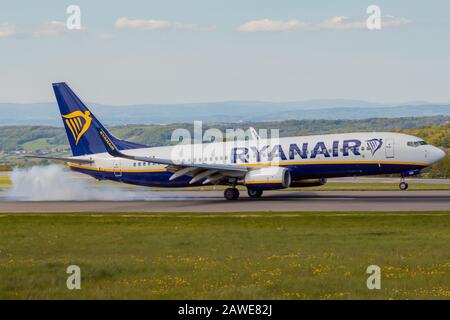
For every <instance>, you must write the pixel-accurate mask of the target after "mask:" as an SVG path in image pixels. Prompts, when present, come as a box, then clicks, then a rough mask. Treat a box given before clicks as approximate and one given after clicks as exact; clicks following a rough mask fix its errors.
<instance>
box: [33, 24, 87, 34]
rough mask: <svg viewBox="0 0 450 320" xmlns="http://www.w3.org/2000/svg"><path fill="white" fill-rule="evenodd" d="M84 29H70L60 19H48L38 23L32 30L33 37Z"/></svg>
mask: <svg viewBox="0 0 450 320" xmlns="http://www.w3.org/2000/svg"><path fill="white" fill-rule="evenodd" d="M85 30H86V29H85V28H83V27H81V29H73V30H70V29H68V28H67V24H66V23H65V22H62V21H50V22H46V23H44V24H42V25H40V26H39V27H38V28H37V29H36V30H35V31H33V32H32V34H33V36H35V37H46V36H60V35H63V34H66V33H69V32H80V31H85Z"/></svg>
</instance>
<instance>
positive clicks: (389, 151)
mask: <svg viewBox="0 0 450 320" xmlns="http://www.w3.org/2000/svg"><path fill="white" fill-rule="evenodd" d="M384 148H385V151H386V158H394V156H395V154H394V140H386V145H385V147H384Z"/></svg>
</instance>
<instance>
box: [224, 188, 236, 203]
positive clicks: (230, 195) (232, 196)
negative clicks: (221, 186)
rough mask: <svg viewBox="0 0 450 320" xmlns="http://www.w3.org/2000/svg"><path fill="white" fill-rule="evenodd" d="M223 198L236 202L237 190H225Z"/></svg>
mask: <svg viewBox="0 0 450 320" xmlns="http://www.w3.org/2000/svg"><path fill="white" fill-rule="evenodd" d="M223 196H224V197H225V199H227V200H237V199H238V198H239V190H238V189H236V188H226V189H225V191H224V193H223Z"/></svg>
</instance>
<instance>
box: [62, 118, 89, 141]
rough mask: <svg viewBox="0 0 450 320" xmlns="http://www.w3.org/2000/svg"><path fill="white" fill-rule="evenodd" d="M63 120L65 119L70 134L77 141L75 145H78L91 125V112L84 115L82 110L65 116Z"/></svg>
mask: <svg viewBox="0 0 450 320" xmlns="http://www.w3.org/2000/svg"><path fill="white" fill-rule="evenodd" d="M63 118H64V119H65V122H66V125H67V127H68V128H69V130H70V132H72V135H73V138H74V139H75V144H78V141H80V138H81V137H82V136H83V134H84V133H85V132H86V131H87V130H88V129H89V126H90V125H91V122H92V118H91V113H90V112H89V111H85V112H84V113H83V112H81V111H80V110H77V111H74V112H72V113H69V114H66V115H65V116H63Z"/></svg>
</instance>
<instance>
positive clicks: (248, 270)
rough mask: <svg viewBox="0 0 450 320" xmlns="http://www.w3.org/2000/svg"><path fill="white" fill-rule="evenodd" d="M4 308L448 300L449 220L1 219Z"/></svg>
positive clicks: (432, 216) (286, 216)
mask: <svg viewBox="0 0 450 320" xmlns="http://www.w3.org/2000/svg"><path fill="white" fill-rule="evenodd" d="M71 264H76V265H79V266H80V267H81V273H82V289H81V290H74V291H70V290H68V289H66V277H67V276H68V275H67V274H66V273H65V270H66V268H67V266H69V265H71ZM372 264H376V265H379V266H380V267H381V270H382V280H381V286H382V288H381V290H368V289H367V287H366V280H367V277H368V275H367V274H366V273H365V271H366V268H367V267H368V266H369V265H372ZM12 298H19V299H67V298H71V299H81V298H94V299H100V298H105V299H109V298H114V299H130V298H144V299H180V298H183V299H199V298H202V299H391V298H392V299H422V298H425V299H431V298H438V299H449V298H450V212H423V213H414V214H411V213H393V212H392V213H389V212H380V213H376V212H371V213H365V212H359V213H258V214H255V213H241V214H231V213H214V214H213V213H205V214H181V213H178V214H177V213H164V214H142V213H140V214H117V213H116V214H106V213H105V214H89V213H74V214H67V213H64V214H62V213H61V214H60V213H55V214H1V216H0V299H12Z"/></svg>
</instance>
